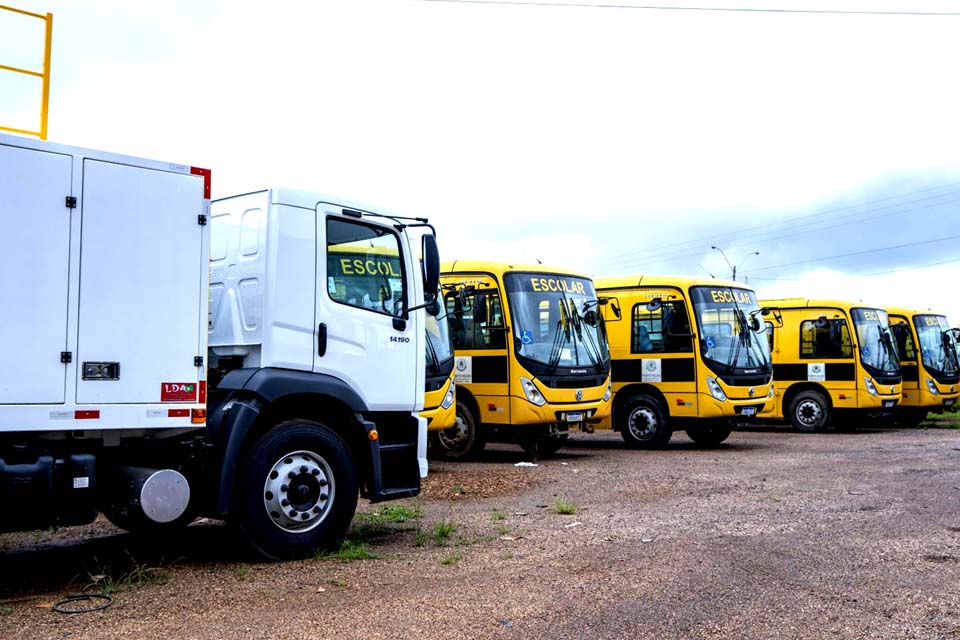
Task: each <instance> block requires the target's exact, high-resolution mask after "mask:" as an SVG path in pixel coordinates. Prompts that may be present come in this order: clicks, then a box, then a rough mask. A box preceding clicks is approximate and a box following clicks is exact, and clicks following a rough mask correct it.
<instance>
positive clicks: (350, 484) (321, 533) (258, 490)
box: [233, 420, 359, 560]
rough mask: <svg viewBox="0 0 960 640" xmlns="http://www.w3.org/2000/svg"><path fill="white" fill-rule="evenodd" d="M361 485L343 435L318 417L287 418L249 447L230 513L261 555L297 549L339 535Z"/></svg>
mask: <svg viewBox="0 0 960 640" xmlns="http://www.w3.org/2000/svg"><path fill="white" fill-rule="evenodd" d="M358 492H359V481H358V478H357V465H356V463H355V462H354V460H353V456H352V455H351V453H350V448H349V447H348V446H347V443H346V442H344V441H343V439H342V438H341V437H340V436H339V435H337V434H336V433H335V432H334V431H333V430H332V429H330V428H328V427H326V426H324V425H322V424H320V423H317V422H310V421H307V420H289V421H286V422H282V423H280V424H278V425H276V426H274V427H273V428H272V429H271V430H270V431H268V432H267V433H266V435H264V436H263V437H262V438H260V440H259V441H258V442H257V443H256V444H254V445H253V448H252V449H251V450H250V452H249V454H247V457H246V460H245V461H244V463H243V466H242V467H241V468H240V471H239V481H238V483H237V487H236V490H235V493H234V495H235V496H236V503H235V504H236V508H235V510H234V513H233V520H234V521H235V523H236V524H237V525H238V526H239V528H240V532H241V534H242V535H243V538H244V539H245V540H246V541H247V543H248V544H249V545H250V546H252V547H253V548H254V549H255V550H256V551H257V552H258V553H259V554H260V555H261V556H263V557H264V558H267V559H269V560H284V559H288V558H296V557H302V556H304V555H306V554H308V553H310V552H313V551H315V550H317V549H331V548H334V547H335V546H336V545H337V544H339V543H340V541H341V540H343V538H344V536H345V535H346V532H347V527H348V526H350V520H351V519H352V518H353V514H354V512H355V511H356V509H357V495H358Z"/></svg>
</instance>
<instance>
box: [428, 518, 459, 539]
mask: <svg viewBox="0 0 960 640" xmlns="http://www.w3.org/2000/svg"><path fill="white" fill-rule="evenodd" d="M456 530H457V523H456V522H452V521H449V520H445V519H444V520H439V521H437V522H435V523H434V524H433V533H432V534H431V536H430V537H431V538H433V541H434V543H436V544H437V545H445V544H447V542H448V541H449V539H450V536H451V535H452V534H453V532H454V531H456Z"/></svg>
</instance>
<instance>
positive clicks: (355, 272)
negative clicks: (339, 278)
mask: <svg viewBox="0 0 960 640" xmlns="http://www.w3.org/2000/svg"><path fill="white" fill-rule="evenodd" d="M340 271H341V273H343V275H345V276H375V275H382V276H390V277H393V278H399V277H400V273H399V270H398V268H397V264H396V262H395V261H392V260H383V259H379V258H378V259H374V258H368V259H366V260H363V259H360V258H340Z"/></svg>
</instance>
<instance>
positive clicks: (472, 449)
mask: <svg viewBox="0 0 960 640" xmlns="http://www.w3.org/2000/svg"><path fill="white" fill-rule="evenodd" d="M478 426H479V425H478V423H477V417H476V416H475V415H473V410H472V409H470V406H469V405H468V404H467V403H465V402H461V401H460V400H457V423H456V424H455V425H454V426H452V427H450V428H449V429H444V430H443V431H436V432H434V435H433V442H432V445H433V449H434V451H436V452H437V455H438V456H439V457H441V458H445V459H447V460H465V459H467V458H470V457H471V456H473V455H476V454H477V453H479V452H480V451H482V450H483V446H484V444H485V443H484V441H483V438H482V437H481V436H480V432H479V430H478Z"/></svg>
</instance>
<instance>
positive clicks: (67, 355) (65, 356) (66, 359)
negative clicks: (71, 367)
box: [60, 351, 73, 364]
mask: <svg viewBox="0 0 960 640" xmlns="http://www.w3.org/2000/svg"><path fill="white" fill-rule="evenodd" d="M60 362H62V363H63V364H69V363H71V362H73V352H72V351H61V352H60Z"/></svg>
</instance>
